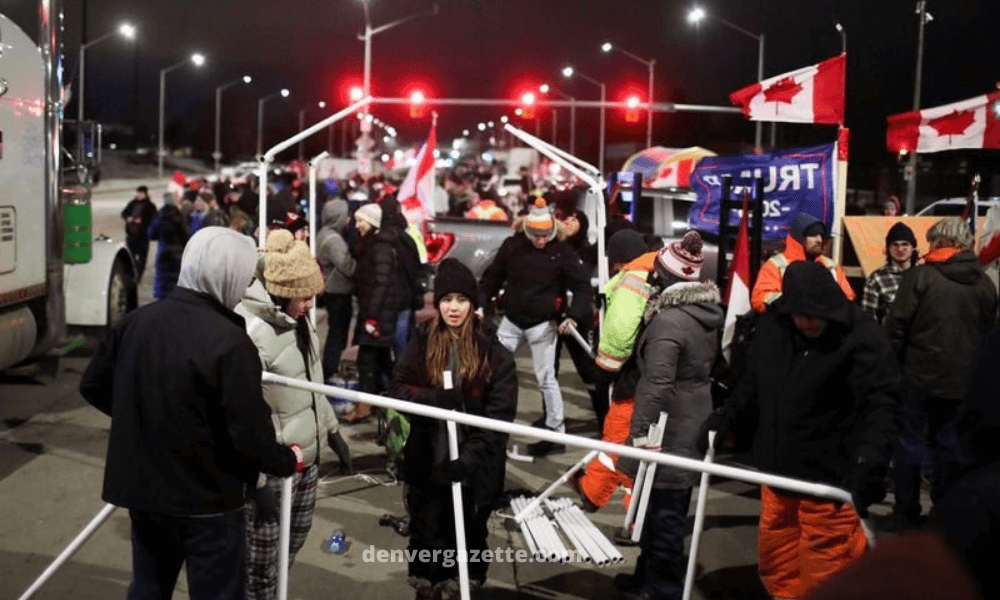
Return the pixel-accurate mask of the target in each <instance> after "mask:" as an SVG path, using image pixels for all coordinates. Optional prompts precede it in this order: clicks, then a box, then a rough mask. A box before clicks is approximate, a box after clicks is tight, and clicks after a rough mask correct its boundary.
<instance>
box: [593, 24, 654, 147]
mask: <svg viewBox="0 0 1000 600" xmlns="http://www.w3.org/2000/svg"><path fill="white" fill-rule="evenodd" d="M601 50H602V51H603V52H604V53H605V54H607V53H609V52H611V51H612V50H617V51H618V52H621V53H622V54H624V55H625V56H627V57H629V58H631V59H633V60H636V61H639V62H641V63H642V64H644V65H646V67H647V68H648V69H649V94H648V95H647V96H646V100H647V101H648V102H649V105H648V110H647V111H646V112H647V116H646V147H647V148H651V147H652V146H653V68H654V67H655V66H656V60H655V59H650V60H646V59H645V58H640V57H638V56H636V55H635V54H632V53H631V52H629V51H628V50H623V49H621V48H619V47H617V46H612V45H611V42H604V43H603V44H601Z"/></svg>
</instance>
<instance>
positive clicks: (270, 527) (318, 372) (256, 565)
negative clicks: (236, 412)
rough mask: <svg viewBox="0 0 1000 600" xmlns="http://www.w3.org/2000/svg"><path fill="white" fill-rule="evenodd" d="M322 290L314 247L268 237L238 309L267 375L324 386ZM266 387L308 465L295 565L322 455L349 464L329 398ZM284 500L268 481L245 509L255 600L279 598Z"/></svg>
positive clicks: (296, 487) (297, 516) (281, 424)
mask: <svg viewBox="0 0 1000 600" xmlns="http://www.w3.org/2000/svg"><path fill="white" fill-rule="evenodd" d="M323 285H324V283H323V277H322V275H321V274H320V270H319V265H318V264H317V263H316V260H315V259H314V258H313V257H312V255H310V254H309V248H308V246H306V245H305V244H304V243H302V242H300V241H296V240H295V239H294V238H293V236H292V234H291V233H290V232H288V231H285V230H277V231H274V232H272V233H271V234H270V235H269V236H268V238H267V249H266V252H265V253H264V255H263V256H262V257H261V259H260V260H259V261H258V265H257V273H256V277H255V279H254V281H253V283H252V284H251V285H250V287H249V288H247V290H246V292H245V293H244V295H243V299H242V301H241V302H240V304H239V305H238V306H237V307H236V312H237V313H238V314H239V315H240V316H242V317H243V318H244V319H245V320H246V328H247V333H248V334H249V335H250V338H251V339H253V342H254V344H255V345H256V346H257V350H258V352H259V354H260V360H261V363H262V366H263V368H264V370H265V371H269V372H271V373H276V374H278V375H284V376H286V377H293V378H296V379H302V380H305V381H311V382H313V383H319V384H322V383H323V367H322V364H321V360H320V359H321V356H320V352H319V341H318V339H317V337H316V330H315V329H314V328H313V325H312V323H310V322H309V319H308V314H309V309H310V308H311V307H312V303H313V297H314V296H316V294H318V293H319V292H320V291H322V290H323ZM263 387H264V399H265V400H266V401H267V403H268V405H270V407H271V410H272V419H273V420H274V421H275V430H276V432H277V434H278V441H279V442H281V443H282V444H286V445H287V444H298V445H299V446H300V447H301V449H302V459H303V462H304V463H305V465H306V467H305V469H304V470H303V471H302V472H301V473H297V474H296V475H295V476H294V478H293V480H292V537H291V549H290V552H289V561H292V560H294V559H295V554H296V553H297V552H298V550H299V549H300V548H302V544H304V543H305V540H306V534H308V532H309V528H310V527H311V525H312V515H313V507H314V506H315V504H316V480H317V475H318V472H319V457H320V447H321V446H322V444H323V443H324V442H327V443H329V444H330V446H331V447H333V448H334V449H335V450H336V451H337V453H338V455H339V456H341V462H342V465H343V463H344V462H345V461H346V460H348V459H347V458H346V457H345V456H346V455H345V453H346V449H347V446H346V444H344V442H343V440H342V438H340V435H339V434H338V433H337V417H336V415H335V414H334V412H333V408H331V406H330V403H329V402H328V401H327V399H326V396H324V395H322V394H317V393H312V392H306V391H303V390H298V389H293V388H289V387H284V386H280V385H275V384H264V386H263ZM280 495H281V480H280V479H279V478H276V477H271V476H261V478H260V480H259V481H258V486H257V489H256V491H255V493H253V494H251V497H252V500H250V501H248V502H247V505H246V514H247V520H246V532H247V547H248V558H247V562H248V565H247V574H248V579H247V588H246V597H247V598H248V599H255V598H273V597H274V595H275V593H276V590H277V583H278V580H277V576H278V543H277V541H278V521H277V517H278V512H277V509H278V500H277V499H278V498H280Z"/></svg>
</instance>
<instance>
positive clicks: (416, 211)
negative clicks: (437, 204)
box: [396, 114, 437, 228]
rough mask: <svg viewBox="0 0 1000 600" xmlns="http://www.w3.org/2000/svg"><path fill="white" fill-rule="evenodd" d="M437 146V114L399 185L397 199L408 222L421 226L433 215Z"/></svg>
mask: <svg viewBox="0 0 1000 600" xmlns="http://www.w3.org/2000/svg"><path fill="white" fill-rule="evenodd" d="M436 147H437V115H436V114H435V115H434V119H433V120H432V121H431V132H430V134H429V135H428V136H427V141H426V142H424V145H423V146H421V147H420V151H419V152H417V157H416V163H415V164H414V165H413V166H412V167H410V171H409V172H408V173H407V174H406V179H404V180H403V185H401V186H400V187H399V194H397V196H396V197H397V199H398V200H399V205H400V207H401V208H402V209H403V215H404V216H405V217H406V220H407V221H409V222H410V223H414V224H415V225H417V226H418V227H421V228H423V222H424V220H425V219H427V217H433V216H434V149H435V148H436Z"/></svg>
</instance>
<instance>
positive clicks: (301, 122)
mask: <svg viewBox="0 0 1000 600" xmlns="http://www.w3.org/2000/svg"><path fill="white" fill-rule="evenodd" d="M316 106H318V107H319V108H326V102H324V101H322V100H320V101H319V102H318V103H317V104H316ZM310 108H311V107H309V106H305V107H303V108H300V109H299V131H305V130H306V111H307V110H309V109H310ZM331 127H332V125H331ZM327 137H329V133H328V134H327ZM304 144H305V140H299V160H305V159H306V155H305V145H304Z"/></svg>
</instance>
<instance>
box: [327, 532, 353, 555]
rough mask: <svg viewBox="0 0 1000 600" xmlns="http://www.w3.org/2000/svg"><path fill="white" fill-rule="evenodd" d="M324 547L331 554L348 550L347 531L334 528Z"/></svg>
mask: <svg viewBox="0 0 1000 600" xmlns="http://www.w3.org/2000/svg"><path fill="white" fill-rule="evenodd" d="M323 549H324V550H326V551H327V552H328V553H330V554H343V553H344V551H346V550H347V533H346V532H344V530H343V529H340V528H337V529H334V530H333V533H331V534H330V537H328V538H327V539H326V542H325V543H324V544H323Z"/></svg>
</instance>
